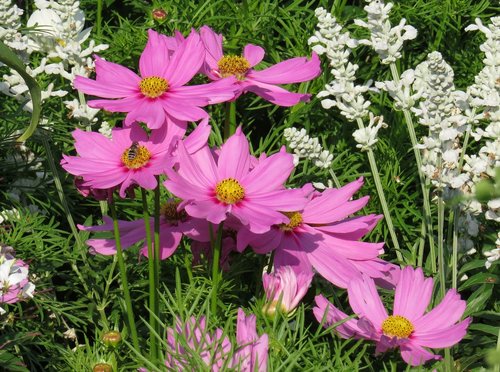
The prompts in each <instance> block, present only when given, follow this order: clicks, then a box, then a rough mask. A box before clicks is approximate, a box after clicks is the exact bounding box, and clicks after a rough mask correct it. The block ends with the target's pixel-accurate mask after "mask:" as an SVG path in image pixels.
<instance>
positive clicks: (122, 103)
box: [87, 95, 144, 112]
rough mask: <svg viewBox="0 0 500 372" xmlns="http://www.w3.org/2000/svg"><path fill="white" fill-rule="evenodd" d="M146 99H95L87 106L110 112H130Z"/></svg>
mask: <svg viewBox="0 0 500 372" xmlns="http://www.w3.org/2000/svg"><path fill="white" fill-rule="evenodd" d="M143 99H144V97H142V96H139V95H136V96H132V97H126V98H122V99H114V100H109V99H93V100H91V101H88V102H87V104H88V105H89V106H90V107H93V108H102V109H104V110H106V111H110V112H129V111H130V110H131V108H132V107H135V106H137V105H140V104H141V102H142V101H143Z"/></svg>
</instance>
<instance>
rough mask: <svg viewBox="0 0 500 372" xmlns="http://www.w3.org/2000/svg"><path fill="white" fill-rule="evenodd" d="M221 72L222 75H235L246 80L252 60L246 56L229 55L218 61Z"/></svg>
mask: <svg viewBox="0 0 500 372" xmlns="http://www.w3.org/2000/svg"><path fill="white" fill-rule="evenodd" d="M217 66H218V68H219V73H220V75H221V76H222V77H228V76H233V75H234V76H235V77H236V79H238V80H244V79H245V74H246V73H247V71H248V69H249V68H250V62H248V60H247V59H246V58H245V57H242V56H233V55H227V56H223V57H222V58H221V59H220V60H219V62H217Z"/></svg>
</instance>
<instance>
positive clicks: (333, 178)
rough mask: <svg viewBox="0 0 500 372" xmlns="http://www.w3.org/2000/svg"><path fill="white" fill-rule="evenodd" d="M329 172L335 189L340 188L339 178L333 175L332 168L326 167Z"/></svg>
mask: <svg viewBox="0 0 500 372" xmlns="http://www.w3.org/2000/svg"><path fill="white" fill-rule="evenodd" d="M328 170H329V172H330V176H332V180H333V183H334V184H335V187H336V188H337V189H340V187H341V186H340V182H339V179H338V178H337V176H336V175H335V173H334V172H333V170H332V169H331V168H329V169H328Z"/></svg>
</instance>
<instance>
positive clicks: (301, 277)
mask: <svg viewBox="0 0 500 372" xmlns="http://www.w3.org/2000/svg"><path fill="white" fill-rule="evenodd" d="M312 278H313V274H312V273H308V272H306V273H299V274H297V273H295V271H293V269H292V268H291V267H290V266H281V267H280V268H278V269H277V270H276V272H273V273H270V274H267V273H264V274H263V275H262V284H263V286H264V291H265V292H266V298H267V300H268V301H269V303H267V304H266V305H264V311H265V312H266V314H268V315H270V316H273V315H274V314H275V312H276V307H277V306H278V305H279V307H280V309H281V311H283V312H284V313H285V314H288V313H291V312H292V311H293V310H295V308H296V307H297V305H298V304H299V302H300V300H302V298H303V297H304V296H305V294H306V293H307V290H308V289H309V286H310V285H311V281H312Z"/></svg>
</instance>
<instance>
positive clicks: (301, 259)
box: [274, 239, 313, 275]
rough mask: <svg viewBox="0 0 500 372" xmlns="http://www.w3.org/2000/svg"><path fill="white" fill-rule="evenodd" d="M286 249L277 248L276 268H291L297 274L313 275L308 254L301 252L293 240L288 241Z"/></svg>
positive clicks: (275, 256)
mask: <svg viewBox="0 0 500 372" xmlns="http://www.w3.org/2000/svg"><path fill="white" fill-rule="evenodd" d="M282 246H283V247H286V248H277V249H276V250H275V254H274V268H275V270H278V269H279V268H280V267H282V266H291V267H292V269H293V270H294V271H295V272H296V273H297V274H300V273H304V274H308V275H309V274H312V273H313V271H312V265H311V263H310V262H309V258H308V256H307V254H306V253H305V252H304V251H303V250H301V248H300V247H299V246H297V243H296V242H294V241H293V239H288V244H286V245H284V244H282Z"/></svg>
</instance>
